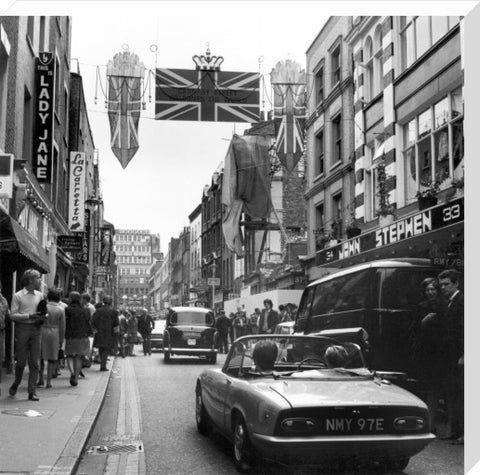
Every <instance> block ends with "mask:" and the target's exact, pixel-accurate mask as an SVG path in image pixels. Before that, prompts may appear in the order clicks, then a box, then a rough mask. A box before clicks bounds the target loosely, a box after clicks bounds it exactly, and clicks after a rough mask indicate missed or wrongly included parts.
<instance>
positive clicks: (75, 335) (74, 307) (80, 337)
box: [65, 292, 92, 386]
mask: <svg viewBox="0 0 480 475" xmlns="http://www.w3.org/2000/svg"><path fill="white" fill-rule="evenodd" d="M91 335H92V327H91V325H90V312H89V311H88V309H87V308H85V307H83V306H82V302H81V296H80V294H79V293H78V292H70V299H69V304H68V306H67V308H66V309H65V355H66V356H67V358H68V360H69V362H70V372H71V374H70V384H71V385H72V386H77V384H78V376H79V374H80V372H81V371H82V361H83V358H84V357H89V356H90V340H89V337H90V336H91Z"/></svg>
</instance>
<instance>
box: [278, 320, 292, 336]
mask: <svg viewBox="0 0 480 475" xmlns="http://www.w3.org/2000/svg"><path fill="white" fill-rule="evenodd" d="M294 327H295V322H282V323H279V324H278V325H275V328H274V329H273V333H275V334H276V335H292V334H293V333H294V331H295V329H294Z"/></svg>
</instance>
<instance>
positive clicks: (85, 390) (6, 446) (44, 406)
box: [0, 357, 115, 475]
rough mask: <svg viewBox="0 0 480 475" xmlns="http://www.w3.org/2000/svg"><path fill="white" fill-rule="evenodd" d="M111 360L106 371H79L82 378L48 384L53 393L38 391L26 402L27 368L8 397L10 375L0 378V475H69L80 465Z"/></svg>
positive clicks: (66, 374)
mask: <svg viewBox="0 0 480 475" xmlns="http://www.w3.org/2000/svg"><path fill="white" fill-rule="evenodd" d="M114 359H115V358H114V357H110V361H109V363H108V371H99V369H100V365H98V364H93V365H92V366H91V367H90V368H84V369H83V373H84V374H85V378H79V382H78V386H71V385H70V382H69V379H70V372H69V370H68V369H67V368H65V369H61V375H60V376H58V377H57V378H55V379H52V388H48V389H47V388H45V387H44V386H43V387H38V388H37V396H38V397H39V398H40V400H39V401H29V400H28V393H27V379H28V367H27V368H25V372H24V375H23V380H22V384H21V385H20V386H19V388H18V390H17V394H16V395H15V396H14V397H12V396H10V395H9V394H8V389H9V387H10V385H11V384H12V382H13V375H11V374H5V370H3V373H2V383H1V384H0V388H1V395H0V474H5V473H7V474H8V473H10V474H29V475H46V474H55V475H64V474H65V475H67V474H68V475H70V474H73V473H74V471H75V469H76V467H77V464H78V462H79V459H80V456H81V454H82V451H83V449H84V447H85V444H86V442H87V440H88V437H89V434H90V432H91V431H92V428H93V426H94V424H95V421H96V419H97V416H98V414H99V412H100V409H101V406H102V403H103V400H104V397H105V394H106V390H107V387H108V383H109V380H110V375H111V372H112V371H111V369H112V365H113V362H114Z"/></svg>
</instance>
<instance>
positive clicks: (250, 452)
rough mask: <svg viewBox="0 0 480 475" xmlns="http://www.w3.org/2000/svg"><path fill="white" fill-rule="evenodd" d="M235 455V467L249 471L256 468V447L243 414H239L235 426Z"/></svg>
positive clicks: (239, 470) (245, 471)
mask: <svg viewBox="0 0 480 475" xmlns="http://www.w3.org/2000/svg"><path fill="white" fill-rule="evenodd" d="M233 456H234V458H235V468H236V469H237V471H238V472H240V473H247V472H250V471H252V469H253V468H254V449H253V446H252V444H251V442H250V438H249V437H248V432H247V425H246V424H245V421H244V419H243V417H242V416H240V415H239V416H237V417H236V419H235V424H234V426H233Z"/></svg>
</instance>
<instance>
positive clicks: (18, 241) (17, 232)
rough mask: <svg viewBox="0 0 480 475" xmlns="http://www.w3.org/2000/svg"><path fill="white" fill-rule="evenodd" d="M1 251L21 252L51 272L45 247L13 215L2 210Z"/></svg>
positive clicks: (0, 223) (43, 270)
mask: <svg viewBox="0 0 480 475" xmlns="http://www.w3.org/2000/svg"><path fill="white" fill-rule="evenodd" d="M0 251H1V252H19V253H20V254H22V255H24V256H25V257H26V258H28V259H30V260H31V261H32V262H33V263H34V264H35V265H36V266H37V267H38V268H39V269H40V270H41V271H42V272H44V273H48V272H50V266H49V265H48V256H47V252H46V251H45V249H43V248H42V246H40V244H39V243H38V242H37V241H35V239H34V238H33V237H32V236H31V235H30V234H29V233H27V231H25V230H24V229H23V228H22V227H21V226H20V225H19V224H18V223H17V222H16V221H15V220H14V219H13V218H12V217H10V216H8V215H6V214H4V213H1V212H0Z"/></svg>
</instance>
